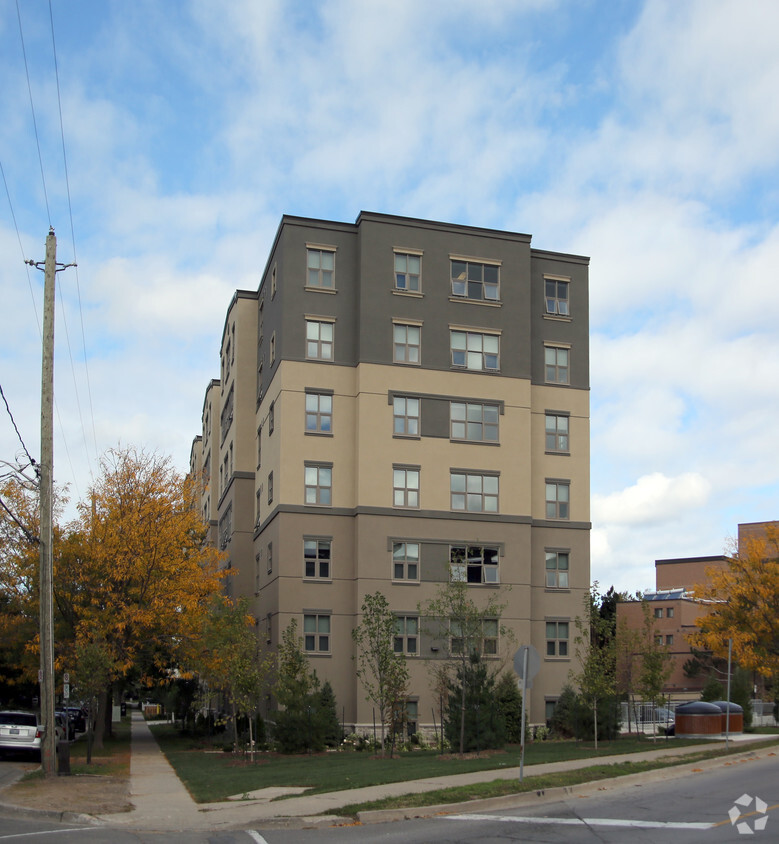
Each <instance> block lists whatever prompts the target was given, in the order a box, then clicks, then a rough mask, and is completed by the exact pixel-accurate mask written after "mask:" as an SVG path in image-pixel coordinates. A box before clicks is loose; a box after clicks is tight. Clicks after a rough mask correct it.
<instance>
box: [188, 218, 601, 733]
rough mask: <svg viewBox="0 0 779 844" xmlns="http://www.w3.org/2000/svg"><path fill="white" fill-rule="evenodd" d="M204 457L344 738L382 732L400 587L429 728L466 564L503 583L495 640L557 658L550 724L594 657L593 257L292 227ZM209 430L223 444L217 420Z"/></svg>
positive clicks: (247, 575) (219, 401) (550, 667)
mask: <svg viewBox="0 0 779 844" xmlns="http://www.w3.org/2000/svg"><path fill="white" fill-rule="evenodd" d="M202 423H203V432H202V433H201V434H200V435H199V437H197V438H196V439H195V442H194V443H193V448H192V470H193V472H198V473H199V475H200V477H201V479H202V481H201V484H202V485H201V492H202V495H201V506H202V508H203V514H204V516H205V517H206V518H207V519H208V520H209V521H210V523H211V524H212V529H214V526H215V534H216V541H217V542H218V544H219V546H220V547H221V548H223V549H224V550H225V552H226V554H227V561H226V563H225V565H227V566H229V567H231V568H232V569H233V570H234V572H235V576H234V577H232V578H230V581H231V584H232V586H231V588H232V589H233V594H236V595H237V594H243V595H247V596H249V597H250V598H251V605H252V609H253V612H254V614H255V617H256V618H257V619H258V620H259V635H260V636H261V638H262V640H263V641H265V642H266V644H267V645H268V647H270V648H275V647H276V646H277V645H278V643H279V640H280V635H281V633H282V631H283V630H284V629H285V628H286V627H287V625H288V624H289V622H290V621H291V620H292V619H296V620H297V622H298V629H299V631H300V633H301V635H302V636H303V641H304V645H305V649H306V651H307V653H308V655H309V657H310V662H311V664H312V667H313V668H314V669H315V670H316V672H317V674H318V676H319V677H320V679H322V680H325V679H327V680H329V681H330V682H331V683H332V685H333V688H334V691H335V694H336V698H337V701H338V707H339V712H343V714H344V718H345V722H346V725H347V727H348V728H356V729H358V730H367V729H368V728H369V727H371V726H372V724H373V712H372V707H371V704H369V703H368V702H367V701H366V700H365V692H364V690H363V689H362V687H361V686H360V684H359V682H358V680H357V679H356V677H355V666H354V646H353V642H352V630H353V628H354V626H355V625H356V624H358V623H359V622H360V607H361V605H362V603H363V600H364V598H365V596H366V595H368V594H372V593H374V592H376V591H381V592H382V593H383V594H384V595H385V596H386V597H387V599H388V600H389V602H390V605H391V607H392V609H393V612H395V613H396V616H397V636H396V639H395V646H396V648H397V649H398V650H401V649H402V651H403V652H404V653H406V655H407V656H408V661H409V663H408V664H409V666H410V673H411V684H410V697H409V703H408V710H409V717H410V720H411V722H412V723H413V724H416V725H417V726H418V727H419V728H428V727H432V724H433V693H432V690H431V687H430V674H431V671H430V669H431V666H432V664H433V663H435V662H436V661H438V660H441V659H444V658H445V657H446V655H447V653H448V652H449V644H450V643H449V642H448V641H447V640H446V637H447V635H448V633H441V631H439V632H438V633H434V632H430V630H429V629H428V626H427V625H426V624H425V620H424V619H423V618H420V612H419V607H420V606H421V605H424V603H425V602H426V601H427V600H429V599H430V598H432V597H434V596H435V595H436V593H437V591H438V590H439V588H440V587H441V586H442V585H444V584H445V583H446V582H447V581H448V579H449V578H450V577H456V578H461V579H463V580H464V581H465V582H467V583H468V585H469V589H470V590H472V595H473V598H474V600H475V601H476V602H477V603H480V602H481V603H486V601H487V600H488V598H489V597H490V596H498V598H499V600H500V602H501V603H503V604H504V605H505V609H504V610H503V614H502V617H501V621H502V623H503V624H504V625H506V626H507V627H509V628H510V629H511V631H512V633H513V635H512V636H511V637H509V636H501V635H499V631H498V626H497V621H496V620H488V621H487V622H485V629H484V641H483V652H484V654H485V658H487V659H489V660H491V661H493V662H494V665H495V667H496V668H498V667H501V666H505V667H506V668H507V669H508V670H511V665H512V656H513V653H514V652H515V650H516V649H517V647H518V646H519V645H520V644H528V643H530V644H533V645H534V646H535V647H536V649H537V650H538V652H539V653H540V655H541V657H542V661H541V669H540V672H539V674H538V676H537V678H536V680H535V682H534V684H533V689H532V692H531V694H530V697H529V701H528V703H529V706H530V710H529V717H530V720H531V722H542V721H543V720H544V718H545V717H547V716H548V715H549V714H550V711H551V708H552V707H553V705H554V702H555V700H556V698H557V696H558V695H559V693H560V690H561V688H562V686H563V685H564V683H565V681H566V680H567V678H568V674H569V672H570V670H571V669H572V668H574V667H575V666H574V663H573V660H574V650H575V648H574V642H573V638H574V631H575V627H574V620H575V618H576V616H577V615H579V614H580V613H581V607H582V601H583V596H584V593H585V592H586V590H587V589H588V587H589V583H590V556H589V548H590V521H589V520H590V505H589V502H590V493H589V331H588V259H587V258H583V257H580V256H576V255H568V254H561V253H556V252H547V251H541V250H537V249H533V248H531V238H530V236H529V235H526V234H518V233H513V232H505V231H495V230H491V229H483V228H476V227H472V226H460V225H452V224H448V223H440V222H432V221H427V220H417V219H409V218H404V217H395V216H390V215H386V214H376V213H366V212H362V213H361V214H360V215H359V217H358V218H357V220H356V222H355V223H353V224H351V223H341V222H331V221H325V220H315V219H305V218H299V217H292V216H284V217H283V218H282V220H281V223H280V225H279V228H278V231H277V234H276V237H275V240H274V242H273V245H272V248H271V251H270V255H269V257H268V260H267V264H266V266H265V269H264V272H263V275H262V278H261V281H260V284H259V286H258V289H257V291H243V290H239V291H237V292H236V294H235V296H234V298H233V300H232V302H231V304H230V307H229V308H228V312H227V317H226V319H225V324H224V331H223V336H222V346H221V377H220V379H219V381H212V382H211V383H210V385H209V387H208V389H207V391H206V397H205V401H204V406H203V418H202ZM206 432H208V433H206Z"/></svg>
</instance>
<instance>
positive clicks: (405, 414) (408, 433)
mask: <svg viewBox="0 0 779 844" xmlns="http://www.w3.org/2000/svg"><path fill="white" fill-rule="evenodd" d="M419 404H420V403H419V399H413V398H407V397H406V396H395V397H394V398H393V400H392V417H393V425H392V432H393V433H394V434H395V435H397V436H404V437H418V436H419Z"/></svg>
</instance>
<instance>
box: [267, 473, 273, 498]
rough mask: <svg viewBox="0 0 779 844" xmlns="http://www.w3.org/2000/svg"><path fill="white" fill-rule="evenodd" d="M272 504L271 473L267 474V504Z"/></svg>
mask: <svg viewBox="0 0 779 844" xmlns="http://www.w3.org/2000/svg"><path fill="white" fill-rule="evenodd" d="M272 503H273V472H268V504H272Z"/></svg>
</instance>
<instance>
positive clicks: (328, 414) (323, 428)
mask: <svg viewBox="0 0 779 844" xmlns="http://www.w3.org/2000/svg"><path fill="white" fill-rule="evenodd" d="M332 431H333V397H332V396H331V395H330V394H329V393H308V392H307V393H306V433H308V434H312V433H313V434H330V433H332Z"/></svg>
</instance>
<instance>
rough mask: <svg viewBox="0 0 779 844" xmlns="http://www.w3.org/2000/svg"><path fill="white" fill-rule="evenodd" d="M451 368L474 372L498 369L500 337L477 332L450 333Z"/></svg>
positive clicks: (453, 331)
mask: <svg viewBox="0 0 779 844" xmlns="http://www.w3.org/2000/svg"><path fill="white" fill-rule="evenodd" d="M450 346H451V352H452V366H456V367H458V368H462V369H471V370H473V371H475V372H496V371H497V370H499V369H500V336H499V335H497V334H482V333H480V332H477V331H455V330H452V331H450Z"/></svg>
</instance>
